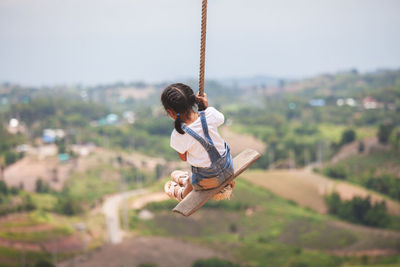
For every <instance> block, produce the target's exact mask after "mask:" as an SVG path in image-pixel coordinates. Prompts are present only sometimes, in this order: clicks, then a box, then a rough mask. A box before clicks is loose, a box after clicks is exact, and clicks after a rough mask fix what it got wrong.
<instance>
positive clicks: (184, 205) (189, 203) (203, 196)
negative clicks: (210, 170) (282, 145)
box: [173, 149, 261, 216]
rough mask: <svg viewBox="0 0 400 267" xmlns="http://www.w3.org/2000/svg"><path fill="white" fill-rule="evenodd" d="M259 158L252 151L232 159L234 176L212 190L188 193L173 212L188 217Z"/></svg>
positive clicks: (255, 152)
mask: <svg viewBox="0 0 400 267" xmlns="http://www.w3.org/2000/svg"><path fill="white" fill-rule="evenodd" d="M260 157H261V154H260V153H258V152H257V151H255V150H253V149H246V150H244V151H242V152H241V153H240V154H239V155H237V156H236V157H235V158H234V159H233V167H234V174H233V175H232V176H231V177H230V178H229V179H227V180H226V181H225V182H224V183H222V184H221V185H220V186H219V187H216V188H214V189H210V190H205V191H192V192H190V193H189V194H188V195H187V196H186V197H185V198H184V199H183V200H182V201H181V202H179V204H178V205H176V207H175V208H174V209H173V211H174V212H177V213H180V214H182V215H184V216H190V215H191V214H193V213H194V212H195V211H196V210H198V209H200V208H201V207H202V206H203V205H204V204H205V203H206V202H207V201H208V200H210V199H211V198H212V197H213V196H214V195H215V194H216V193H218V192H220V191H221V190H222V189H223V188H224V187H225V186H226V185H227V184H229V183H230V182H231V181H232V180H233V179H235V178H236V177H237V176H239V175H240V174H241V173H242V172H244V171H245V170H246V169H247V168H249V167H250V166H251V165H252V164H253V163H254V162H255V161H256V160H258V159H259V158H260Z"/></svg>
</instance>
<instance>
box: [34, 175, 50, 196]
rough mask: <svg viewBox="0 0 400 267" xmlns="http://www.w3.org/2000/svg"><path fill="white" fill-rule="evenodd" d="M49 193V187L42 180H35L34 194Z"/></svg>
mask: <svg viewBox="0 0 400 267" xmlns="http://www.w3.org/2000/svg"><path fill="white" fill-rule="evenodd" d="M49 191H50V189H49V185H48V184H47V183H46V182H44V181H43V180H42V179H40V178H39V179H37V180H36V193H48V192H49Z"/></svg>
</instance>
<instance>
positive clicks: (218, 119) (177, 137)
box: [170, 107, 225, 168]
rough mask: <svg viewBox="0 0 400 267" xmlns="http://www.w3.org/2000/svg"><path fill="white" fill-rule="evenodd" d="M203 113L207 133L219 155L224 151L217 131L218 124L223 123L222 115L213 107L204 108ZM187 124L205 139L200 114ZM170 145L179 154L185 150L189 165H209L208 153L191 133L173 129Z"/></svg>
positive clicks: (204, 166)
mask: <svg viewBox="0 0 400 267" xmlns="http://www.w3.org/2000/svg"><path fill="white" fill-rule="evenodd" d="M205 115H206V120H207V125H208V133H209V135H210V137H211V139H212V141H213V143H214V146H215V147H216V148H217V150H218V152H219V153H220V155H222V154H224V153H225V141H224V139H222V137H221V136H220V135H219V133H218V126H220V125H222V124H223V123H224V115H223V114H222V113H221V112H219V111H218V110H216V109H215V108H213V107H208V108H207V109H206V110H205ZM187 126H188V127H189V128H190V129H192V130H193V131H194V132H196V133H197V134H198V135H200V136H201V137H202V138H203V139H205V140H206V138H205V136H204V133H203V128H202V127H201V119H200V116H199V118H198V119H197V120H195V121H194V122H193V123H191V124H189V125H187ZM170 145H171V147H172V148H173V149H175V150H176V151H177V152H179V153H181V154H184V153H185V152H187V162H188V163H189V164H190V165H192V166H195V167H201V168H207V167H210V165H211V161H210V158H209V156H208V153H207V152H206V150H205V149H204V147H203V146H202V145H201V144H200V142H199V141H197V140H196V139H194V138H193V137H192V136H191V135H189V134H187V133H185V134H180V133H178V132H177V131H176V130H175V129H174V130H173V131H172V134H171V142H170Z"/></svg>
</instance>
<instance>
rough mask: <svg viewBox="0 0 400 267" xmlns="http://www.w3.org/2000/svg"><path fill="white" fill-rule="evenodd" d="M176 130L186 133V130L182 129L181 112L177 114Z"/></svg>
mask: <svg viewBox="0 0 400 267" xmlns="http://www.w3.org/2000/svg"><path fill="white" fill-rule="evenodd" d="M175 130H176V131H177V132H178V133H180V134H184V133H185V131H184V130H183V129H182V122H181V118H180V114H179V113H177V114H176V120H175Z"/></svg>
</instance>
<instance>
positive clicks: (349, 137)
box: [340, 129, 356, 145]
mask: <svg viewBox="0 0 400 267" xmlns="http://www.w3.org/2000/svg"><path fill="white" fill-rule="evenodd" d="M354 140H356V132H355V131H354V130H353V129H347V130H345V131H344V132H343V133H342V138H341V140H340V144H341V145H344V144H348V143H351V142H353V141H354Z"/></svg>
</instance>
